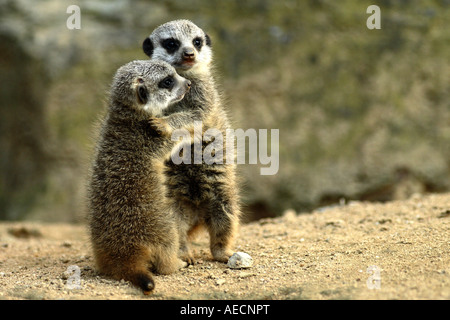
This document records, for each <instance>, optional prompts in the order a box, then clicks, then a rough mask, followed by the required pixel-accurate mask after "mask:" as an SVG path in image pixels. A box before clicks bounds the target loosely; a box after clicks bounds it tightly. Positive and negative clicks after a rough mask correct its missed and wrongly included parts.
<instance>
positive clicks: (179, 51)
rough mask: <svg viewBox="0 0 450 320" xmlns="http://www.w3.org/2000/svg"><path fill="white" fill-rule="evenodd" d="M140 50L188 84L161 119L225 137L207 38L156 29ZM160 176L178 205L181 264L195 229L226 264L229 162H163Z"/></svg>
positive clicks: (232, 204)
mask: <svg viewBox="0 0 450 320" xmlns="http://www.w3.org/2000/svg"><path fill="white" fill-rule="evenodd" d="M143 50H144V52H145V54H147V55H148V56H149V57H150V58H151V59H160V60H164V61H166V62H168V63H170V64H171V65H172V66H173V67H175V69H176V70H177V72H178V74H180V75H181V76H183V77H185V78H186V79H189V80H190V81H191V83H192V87H191V90H190V92H189V93H188V94H186V97H185V98H184V99H183V100H182V101H180V102H178V103H176V104H174V105H172V106H170V107H169V108H167V109H166V110H165V114H176V113H177V112H192V113H194V114H195V117H194V118H195V120H197V121H201V122H202V129H203V132H205V131H206V130H208V129H211V128H213V129H217V130H219V131H220V132H221V133H222V136H223V137H224V136H226V129H228V128H229V120H228V117H227V114H226V112H225V110H224V109H223V107H222V103H221V99H220V96H219V94H218V91H217V89H216V85H215V81H214V76H213V72H212V70H211V62H212V50H211V39H210V37H209V36H208V35H207V34H206V33H205V32H204V31H203V30H202V29H200V28H199V27H197V26H196V25H195V24H194V23H192V22H191V21H188V20H175V21H171V22H167V23H165V24H163V25H161V26H159V27H158V28H156V29H155V30H154V31H153V32H152V34H151V35H150V36H149V37H148V38H146V39H145V40H144V42H143ZM223 147H224V148H223V150H222V151H225V149H226V146H225V145H223ZM203 148H205V142H203ZM193 149H194V146H192V148H191V150H193ZM223 154H225V152H223ZM233 160H234V159H233ZM165 172H166V176H167V187H168V192H169V195H170V197H171V198H173V199H176V201H177V203H178V210H177V212H178V215H179V218H180V221H179V227H180V252H181V257H182V259H183V260H185V261H187V262H188V263H193V262H194V258H193V256H192V253H191V250H190V249H189V244H188V238H189V236H191V235H192V234H193V233H194V231H195V230H197V229H199V228H198V227H200V226H204V227H206V229H207V230H208V232H209V235H210V249H211V253H212V255H213V257H214V259H216V260H217V261H221V262H227V261H228V259H229V257H230V256H231V255H232V254H233V251H232V245H233V239H234V238H235V235H236V233H237V228H238V224H239V219H240V206H239V194H238V184H237V181H236V173H235V164H234V161H233V163H226V164H225V162H223V164H206V163H205V162H204V161H203V162H202V163H201V164H183V163H182V164H178V165H175V164H174V163H173V162H172V161H171V160H167V161H166V171H165Z"/></svg>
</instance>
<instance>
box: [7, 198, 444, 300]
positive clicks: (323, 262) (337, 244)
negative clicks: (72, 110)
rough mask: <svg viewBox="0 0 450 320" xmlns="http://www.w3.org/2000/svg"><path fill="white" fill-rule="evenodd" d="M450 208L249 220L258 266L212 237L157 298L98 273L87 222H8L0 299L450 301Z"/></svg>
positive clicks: (439, 201)
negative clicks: (222, 249) (227, 253)
mask: <svg viewBox="0 0 450 320" xmlns="http://www.w3.org/2000/svg"><path fill="white" fill-rule="evenodd" d="M449 210H450V194H435V195H428V196H420V195H415V196H413V197H411V198H410V199H409V200H406V201H395V202H389V203H384V204H379V203H378V204H377V203H365V202H350V203H347V204H344V205H338V206H330V207H325V208H321V209H319V210H315V211H314V212H311V213H305V214H299V215H297V214H295V212H293V211H287V212H286V213H285V214H284V215H283V216H282V217H280V218H275V219H263V220H260V221H257V222H253V223H250V224H246V225H243V226H242V227H241V229H240V234H239V237H238V239H237V242H236V251H242V252H246V253H248V254H249V255H251V256H252V258H253V266H252V267H251V268H249V269H237V270H235V269H230V268H228V267H227V266H226V264H223V263H218V262H215V261H212V259H211V255H210V253H209V251H208V239H207V237H206V236H205V237H203V238H199V239H198V240H197V241H196V242H195V243H194V246H193V247H194V249H195V255H196V257H197V259H198V263H197V264H196V265H193V266H190V267H188V268H185V269H182V270H180V272H178V273H176V274H173V275H168V276H156V291H155V293H154V294H153V295H150V296H144V295H142V294H141V292H140V291H139V290H137V289H135V288H134V287H132V286H131V285H130V284H129V283H128V282H125V281H114V280H110V279H105V278H103V277H101V276H99V275H98V274H97V272H96V271H95V268H94V265H93V259H92V253H91V250H90V246H89V240H88V236H87V230H86V227H85V226H82V225H69V224H44V223H32V222H23V223H22V222H21V223H6V222H3V223H0V298H1V299H157V300H161V299H164V300H168V299H186V300H191V299H261V300H262V299H277V300H278V299H280V300H285V299H295V300H297V299H450V254H449V252H450V216H449V214H448V212H449ZM14 230H16V232H15V231H14ZM17 230H19V231H20V232H18V233H17ZM17 234H19V235H23V234H26V237H20V236H17Z"/></svg>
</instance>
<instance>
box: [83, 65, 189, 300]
mask: <svg viewBox="0 0 450 320" xmlns="http://www.w3.org/2000/svg"><path fill="white" fill-rule="evenodd" d="M190 86H191V84H190V81H189V80H186V79H184V78H182V77H181V76H179V75H178V74H177V73H176V71H175V69H174V68H173V67H172V66H170V65H169V64H168V63H166V62H163V61H152V60H145V61H133V62H130V63H128V64H126V65H124V66H122V67H121V68H119V69H118V71H117V72H116V74H115V76H114V79H113V81H112V85H111V92H110V97H109V102H108V109H107V114H106V116H105V118H104V119H103V122H102V124H101V128H100V137H99V141H98V143H97V146H96V155H95V160H94V163H93V167H92V171H91V179H90V184H89V188H88V192H89V193H88V194H89V199H88V200H89V225H90V236H91V242H92V249H93V253H94V258H95V262H96V265H97V268H98V270H99V272H100V273H102V274H105V275H107V276H110V277H112V278H114V279H117V280H120V279H124V280H127V281H130V282H131V283H133V284H134V285H136V286H138V287H140V288H141V289H142V290H143V291H144V293H146V294H148V293H150V292H151V291H152V290H153V289H154V286H155V284H154V280H153V277H152V273H151V271H152V272H156V273H160V274H170V273H173V272H175V271H176V270H178V269H179V268H181V267H182V266H186V265H187V264H186V262H184V261H182V260H181V259H179V257H178V254H179V238H178V227H177V224H176V219H177V218H176V217H175V216H174V212H173V205H172V204H171V203H170V199H169V198H167V197H166V194H167V191H166V187H165V185H164V174H163V167H164V165H163V161H164V159H165V155H166V154H167V153H170V151H171V148H172V147H173V142H172V141H171V140H170V136H171V131H172V130H173V129H175V128H177V126H178V125H182V124H183V123H188V122H192V119H189V117H191V116H192V115H191V114H185V113H176V114H173V115H170V116H164V115H163V112H164V110H165V109H166V108H168V107H169V106H170V105H171V104H174V103H177V102H178V101H180V100H181V99H182V98H183V97H184V95H185V94H186V93H187V92H188V91H189V88H190ZM185 116H186V117H187V118H185ZM171 123H172V124H173V123H175V126H173V127H172V126H171V125H170V124H171Z"/></svg>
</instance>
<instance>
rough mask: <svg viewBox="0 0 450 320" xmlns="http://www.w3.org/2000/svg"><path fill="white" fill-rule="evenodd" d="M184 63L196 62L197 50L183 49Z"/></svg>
mask: <svg viewBox="0 0 450 320" xmlns="http://www.w3.org/2000/svg"><path fill="white" fill-rule="evenodd" d="M182 58H183V62H188V63H189V62H191V63H192V62H194V61H195V50H194V48H190V47H186V48H183V55H182Z"/></svg>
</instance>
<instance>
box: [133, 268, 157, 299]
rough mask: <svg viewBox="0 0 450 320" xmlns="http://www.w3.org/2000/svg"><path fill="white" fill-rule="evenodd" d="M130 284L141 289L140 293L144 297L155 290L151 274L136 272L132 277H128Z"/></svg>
mask: <svg viewBox="0 0 450 320" xmlns="http://www.w3.org/2000/svg"><path fill="white" fill-rule="evenodd" d="M129 280H130V281H131V283H132V284H134V285H135V286H137V287H139V288H141V290H142V292H143V293H144V294H145V295H148V294H150V293H152V292H153V290H154V289H155V281H154V280H153V277H152V274H151V273H150V272H149V271H147V272H138V273H135V274H134V275H133V274H132V275H130V279H129Z"/></svg>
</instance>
